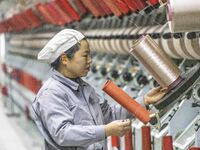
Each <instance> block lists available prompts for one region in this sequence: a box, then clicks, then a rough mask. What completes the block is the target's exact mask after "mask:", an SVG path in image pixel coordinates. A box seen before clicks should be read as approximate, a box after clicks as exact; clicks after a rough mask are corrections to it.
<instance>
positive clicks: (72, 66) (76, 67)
mask: <svg viewBox="0 0 200 150" xmlns="http://www.w3.org/2000/svg"><path fill="white" fill-rule="evenodd" d="M91 62H92V60H91V56H90V48H89V44H88V42H87V41H86V40H82V41H81V42H80V48H79V50H78V51H77V52H76V53H75V54H74V57H73V58H72V59H69V60H68V62H67V70H68V72H70V73H71V74H72V76H73V77H74V78H77V77H84V76H86V75H87V73H88V72H89V70H90V65H91Z"/></svg>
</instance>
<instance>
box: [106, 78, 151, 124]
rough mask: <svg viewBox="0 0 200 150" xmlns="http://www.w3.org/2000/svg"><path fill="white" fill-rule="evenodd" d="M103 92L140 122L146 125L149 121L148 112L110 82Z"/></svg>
mask: <svg viewBox="0 0 200 150" xmlns="http://www.w3.org/2000/svg"><path fill="white" fill-rule="evenodd" d="M103 91H105V92H106V93H107V94H108V95H110V96H111V97H112V98H113V99H114V100H115V101H116V102H118V103H119V104H120V105H122V106H123V107H124V108H126V109H127V110H128V111H129V112H130V113H132V114H134V115H135V117H137V118H138V119H139V120H140V121H142V122H143V123H144V124H147V123H148V122H149V121H150V116H149V114H150V113H149V111H147V110H146V109H145V108H144V107H142V106H141V105H140V104H139V103H137V102H136V101H135V100H134V99H133V98H131V97H130V96H129V95H128V94H127V93H125V92H124V91H123V90H122V89H120V88H119V87H118V86H117V85H115V84H114V83H113V82H112V81H111V80H108V81H107V82H106V83H105V84H104V86H103Z"/></svg>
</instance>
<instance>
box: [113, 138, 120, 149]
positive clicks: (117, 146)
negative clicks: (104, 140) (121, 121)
mask: <svg viewBox="0 0 200 150" xmlns="http://www.w3.org/2000/svg"><path fill="white" fill-rule="evenodd" d="M119 143H120V142H119V137H118V136H111V144H112V147H113V148H114V147H116V148H119Z"/></svg>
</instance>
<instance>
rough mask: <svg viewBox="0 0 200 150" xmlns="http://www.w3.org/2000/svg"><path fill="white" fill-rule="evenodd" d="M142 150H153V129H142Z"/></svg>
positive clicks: (147, 127) (146, 127)
mask: <svg viewBox="0 0 200 150" xmlns="http://www.w3.org/2000/svg"><path fill="white" fill-rule="evenodd" d="M142 150H151V129H150V127H149V126H143V127H142Z"/></svg>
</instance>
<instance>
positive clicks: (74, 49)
mask: <svg viewBox="0 0 200 150" xmlns="http://www.w3.org/2000/svg"><path fill="white" fill-rule="evenodd" d="M79 47H80V44H79V43H77V44H75V45H74V46H72V47H71V48H70V49H68V50H66V51H65V52H64V53H65V54H66V56H67V58H69V59H72V58H73V57H74V54H75V53H76V52H77V51H78V50H79ZM59 63H60V56H59V57H58V58H57V59H56V60H55V61H54V62H52V63H51V67H52V68H54V69H56V70H57V69H58V65H59Z"/></svg>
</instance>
